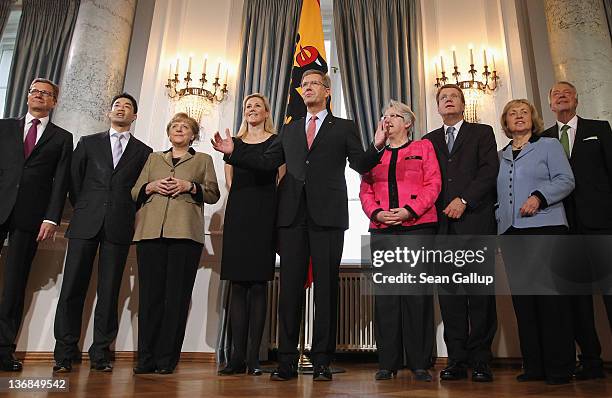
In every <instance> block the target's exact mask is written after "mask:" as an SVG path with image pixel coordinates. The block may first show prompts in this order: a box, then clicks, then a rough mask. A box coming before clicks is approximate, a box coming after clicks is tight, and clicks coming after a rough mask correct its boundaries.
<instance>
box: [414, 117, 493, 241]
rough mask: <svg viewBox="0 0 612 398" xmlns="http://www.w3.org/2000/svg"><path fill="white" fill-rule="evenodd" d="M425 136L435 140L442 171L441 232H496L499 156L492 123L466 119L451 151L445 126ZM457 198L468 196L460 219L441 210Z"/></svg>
mask: <svg viewBox="0 0 612 398" xmlns="http://www.w3.org/2000/svg"><path fill="white" fill-rule="evenodd" d="M423 138H424V139H428V140H430V141H431V142H432V144H433V146H434V149H435V151H436V155H437V156H438V162H439V163H440V171H441V172H442V191H441V192H440V195H439V196H438V200H437V201H436V208H437V209H438V224H439V226H440V227H439V228H440V233H443V234H446V233H449V229H452V230H453V231H454V232H455V233H457V234H479V235H483V234H496V233H497V230H496V226H495V210H494V206H495V202H496V184H497V172H498V170H499V159H498V157H497V145H496V144H495V134H494V133H493V129H492V128H491V126H488V125H486V124H478V123H468V122H466V121H464V122H463V124H462V125H461V128H460V129H459V132H458V133H457V138H456V140H455V144H454V145H453V150H452V152H451V153H448V146H447V145H446V139H445V132H444V128H443V127H440V128H439V129H437V130H434V131H432V132H430V133H429V134H427V135H425V136H424V137H423ZM456 197H460V198H463V199H465V200H466V201H467V202H468V206H467V208H466V210H465V212H464V213H463V215H462V216H461V218H460V219H459V220H449V218H448V217H446V215H444V213H442V211H443V210H444V209H445V208H446V206H448V204H449V203H450V202H451V201H452V200H453V199H454V198H456Z"/></svg>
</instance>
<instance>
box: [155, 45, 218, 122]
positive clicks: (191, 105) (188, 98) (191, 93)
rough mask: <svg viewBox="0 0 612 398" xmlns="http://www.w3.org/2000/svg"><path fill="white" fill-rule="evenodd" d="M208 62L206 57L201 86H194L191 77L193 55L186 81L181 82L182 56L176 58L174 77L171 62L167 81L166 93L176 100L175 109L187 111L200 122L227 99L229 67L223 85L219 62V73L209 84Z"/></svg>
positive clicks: (190, 58) (200, 80)
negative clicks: (207, 75) (207, 74)
mask: <svg viewBox="0 0 612 398" xmlns="http://www.w3.org/2000/svg"><path fill="white" fill-rule="evenodd" d="M206 63H207V58H206V57H205V58H204V67H203V68H202V77H201V78H200V79H198V81H199V82H200V84H199V86H192V83H191V82H192V81H193V79H192V78H191V75H192V73H191V65H192V57H189V66H188V68H187V73H186V74H185V77H184V78H183V79H182V81H183V82H184V83H181V79H179V74H180V73H179V72H180V58H177V59H176V66H175V68H174V77H173V74H172V70H173V67H172V66H173V65H172V64H170V68H169V70H168V82H167V83H166V85H165V87H166V94H167V95H168V97H169V98H170V99H172V100H173V101H175V111H176V112H185V113H187V114H188V115H189V116H190V117H192V118H194V119H195V120H197V121H198V122H201V120H202V117H203V116H204V115H208V114H209V113H210V112H211V110H212V108H213V107H214V106H216V105H218V104H220V103H221V102H223V101H224V100H225V99H227V93H228V90H227V77H228V74H229V68H226V70H225V79H224V81H223V85H222V84H221V83H220V80H221V77H220V74H219V73H220V71H221V62H219V63H218V64H217V73H216V75H215V77H214V81H213V82H212V83H211V84H210V85H207V83H208V79H207V78H206Z"/></svg>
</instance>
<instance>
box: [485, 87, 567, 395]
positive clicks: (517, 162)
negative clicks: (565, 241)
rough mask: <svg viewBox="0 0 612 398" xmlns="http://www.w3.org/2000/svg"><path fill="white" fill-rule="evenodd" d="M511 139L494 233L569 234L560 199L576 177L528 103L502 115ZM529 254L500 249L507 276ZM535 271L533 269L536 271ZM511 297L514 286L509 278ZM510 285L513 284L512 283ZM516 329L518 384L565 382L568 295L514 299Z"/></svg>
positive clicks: (503, 153)
mask: <svg viewBox="0 0 612 398" xmlns="http://www.w3.org/2000/svg"><path fill="white" fill-rule="evenodd" d="M501 125H502V128H503V130H504V132H505V133H506V136H508V137H509V138H511V139H512V141H511V142H510V144H508V145H507V146H506V147H505V148H504V149H503V150H502V151H501V153H500V168H499V174H498V176H497V200H498V204H499V207H498V208H497V210H496V217H497V224H498V226H497V231H498V234H500V235H502V234H503V235H561V234H565V233H567V229H568V228H567V226H568V224H567V219H566V216H565V209H564V208H563V202H562V201H563V199H564V198H565V197H567V196H568V195H569V194H570V193H571V191H572V190H573V189H574V175H573V173H572V169H571V167H570V164H569V162H568V160H567V157H566V155H565V152H564V151H563V147H562V146H561V144H560V143H559V141H558V140H556V139H554V138H546V137H540V136H539V135H538V134H539V133H540V132H541V131H542V126H543V123H542V119H541V118H540V116H539V115H538V113H537V111H536V110H535V108H534V107H533V105H532V104H530V103H529V101H527V100H524V99H519V100H512V101H510V102H508V103H507V104H506V106H505V107H504V111H503V113H502V116H501ZM529 251H530V250H529V249H528V247H522V248H521V251H520V252H519V251H517V250H504V252H503V257H504V263H505V265H506V268H507V269H508V271H509V272H508V274H511V271H512V270H513V268H515V267H518V266H520V265H522V264H521V262H522V261H523V260H524V257H523V256H524V255H526V254H530V253H527V252H529ZM534 271H535V270H534ZM509 279H510V286H511V289H512V290H513V293H514V291H515V290H517V289H516V288H520V286H517V284H516V283H517V282H516V281H513V280H512V277H511V276H510V275H509ZM513 282H514V284H513ZM512 302H513V305H514V311H515V314H516V320H517V325H518V330H519V340H520V344H521V353H522V355H523V373H522V374H520V375H519V376H517V380H518V381H520V382H525V381H536V380H545V381H546V382H547V383H548V384H566V383H569V382H570V377H571V375H572V372H573V370H574V365H575V348H574V341H573V334H572V332H571V330H572V328H571V318H570V317H569V316H568V315H569V312H568V309H569V301H568V298H567V297H564V296H560V295H556V296H547V295H535V296H534V295H517V294H513V295H512Z"/></svg>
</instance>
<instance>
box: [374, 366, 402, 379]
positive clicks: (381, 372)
mask: <svg viewBox="0 0 612 398" xmlns="http://www.w3.org/2000/svg"><path fill="white" fill-rule="evenodd" d="M395 376H397V370H388V369H378V371H377V372H376V374H375V375H374V379H375V380H391V379H392V378H394V377H395Z"/></svg>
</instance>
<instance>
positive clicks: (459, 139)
mask: <svg viewBox="0 0 612 398" xmlns="http://www.w3.org/2000/svg"><path fill="white" fill-rule="evenodd" d="M436 101H437V103H438V113H439V114H440V116H442V121H443V122H444V126H443V127H441V128H439V129H437V130H434V131H432V132H430V133H429V134H427V135H426V136H425V137H423V138H425V139H429V140H430V141H431V142H432V143H433V146H434V149H435V150H436V155H437V156H438V162H439V163H440V171H441V172H442V191H441V192H440V196H438V200H437V202H436V208H437V209H438V223H439V233H441V234H449V235H495V234H496V232H497V231H496V226H495V210H494V205H495V202H496V194H495V190H496V181H497V172H498V169H499V160H498V157H497V146H496V144H495V135H494V133H493V129H492V128H491V126H487V125H484V124H477V123H468V122H466V121H464V120H463V111H464V109H465V98H464V96H463V92H462V91H461V88H459V86H457V85H454V84H447V85H444V86H442V87H440V89H439V90H438V92H437V95H436ZM439 301H440V311H441V314H442V321H443V322H444V341H445V342H446V347H447V349H448V359H449V364H448V366H447V367H446V368H445V369H443V370H442V371H441V372H440V378H441V379H442V380H459V379H465V378H467V368H468V366H471V367H472V380H473V381H478V382H488V381H492V380H493V375H492V372H491V368H490V362H491V359H492V354H491V343H492V342H493V338H494V337H495V332H496V331H497V313H496V309H495V297H493V296H487V295H459V294H457V295H440V296H439Z"/></svg>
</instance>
